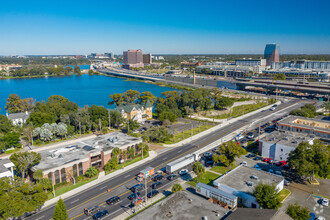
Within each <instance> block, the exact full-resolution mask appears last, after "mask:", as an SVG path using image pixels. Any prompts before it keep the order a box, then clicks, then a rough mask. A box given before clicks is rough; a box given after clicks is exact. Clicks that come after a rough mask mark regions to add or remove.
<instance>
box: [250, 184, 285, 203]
mask: <svg viewBox="0 0 330 220" xmlns="http://www.w3.org/2000/svg"><path fill="white" fill-rule="evenodd" d="M253 195H254V196H255V197H256V200H257V202H258V204H259V205H260V206H261V207H262V208H263V209H278V208H279V207H281V205H282V204H281V200H280V198H279V192H278V190H277V189H276V187H275V185H269V184H264V183H262V182H261V183H259V184H258V185H257V186H256V187H255V189H254V191H253Z"/></svg>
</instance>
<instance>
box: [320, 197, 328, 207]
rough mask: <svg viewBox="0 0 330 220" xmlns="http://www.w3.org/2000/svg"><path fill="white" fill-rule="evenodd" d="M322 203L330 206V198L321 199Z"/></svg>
mask: <svg viewBox="0 0 330 220" xmlns="http://www.w3.org/2000/svg"><path fill="white" fill-rule="evenodd" d="M321 205H323V206H327V207H328V206H329V199H327V198H323V199H321Z"/></svg>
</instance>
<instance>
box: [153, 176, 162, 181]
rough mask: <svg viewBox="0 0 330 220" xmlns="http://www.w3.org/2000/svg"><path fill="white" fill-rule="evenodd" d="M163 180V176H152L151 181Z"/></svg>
mask: <svg viewBox="0 0 330 220" xmlns="http://www.w3.org/2000/svg"><path fill="white" fill-rule="evenodd" d="M163 178H164V176H163V175H156V176H154V178H153V181H159V180H162V179H163Z"/></svg>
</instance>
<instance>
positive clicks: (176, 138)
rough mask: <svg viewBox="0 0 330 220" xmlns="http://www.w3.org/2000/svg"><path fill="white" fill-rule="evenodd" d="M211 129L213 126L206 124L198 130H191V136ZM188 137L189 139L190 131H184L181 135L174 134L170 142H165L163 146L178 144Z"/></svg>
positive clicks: (179, 133)
mask: <svg viewBox="0 0 330 220" xmlns="http://www.w3.org/2000/svg"><path fill="white" fill-rule="evenodd" d="M212 127H213V125H209V124H206V125H201V126H200V129H198V127H197V128H193V132H192V135H195V134H198V133H200V132H203V131H205V130H208V129H210V128H212ZM199 131H200V132H199ZM190 137H191V130H186V131H184V132H183V134H182V132H178V133H175V134H174V137H173V138H172V140H169V141H165V142H164V144H175V143H178V142H180V141H182V140H184V139H187V138H190Z"/></svg>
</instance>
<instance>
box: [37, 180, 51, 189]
mask: <svg viewBox="0 0 330 220" xmlns="http://www.w3.org/2000/svg"><path fill="white" fill-rule="evenodd" d="M39 184H40V185H41V186H42V188H43V190H44V191H45V192H47V190H50V189H51V188H52V183H51V181H50V179H48V178H42V179H41V180H39Z"/></svg>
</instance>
